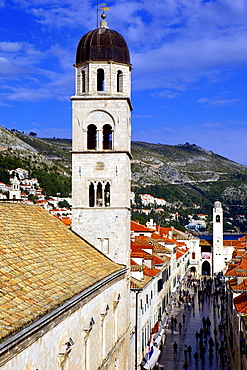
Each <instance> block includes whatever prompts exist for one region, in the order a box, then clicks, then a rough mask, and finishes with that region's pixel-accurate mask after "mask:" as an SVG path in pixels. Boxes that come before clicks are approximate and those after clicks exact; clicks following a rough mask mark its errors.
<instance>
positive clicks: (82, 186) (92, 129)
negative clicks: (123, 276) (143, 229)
mask: <svg viewBox="0 0 247 370" xmlns="http://www.w3.org/2000/svg"><path fill="white" fill-rule="evenodd" d="M101 17H102V21H101V23H100V27H99V28H98V29H96V30H93V31H90V32H88V33H87V34H86V35H84V36H83V37H82V38H81V40H80V42H79V44H78V47H77V53H76V63H75V69H76V93H75V95H74V96H73V97H71V101H72V114H73V117H72V126H73V130H72V229H73V231H75V232H76V233H78V234H79V235H81V236H82V237H83V238H84V239H85V240H86V241H88V242H89V243H91V244H93V245H94V246H95V247H96V248H98V249H99V250H100V251H101V252H103V253H104V254H105V255H107V256H108V257H109V258H111V259H112V260H113V261H115V262H118V263H121V264H124V265H127V266H129V263H130V262H129V250H130V180H131V171H130V159H131V154H130V146H131V141H130V134H131V119H130V114H131V111H132V105H131V101H130V83H131V76H130V74H131V64H130V57H129V50H128V47H127V44H126V42H125V40H124V38H123V37H122V36H121V35H120V34H119V33H117V32H116V31H113V30H111V29H109V28H108V26H107V22H106V20H105V17H106V16H105V14H104V13H103V14H102V15H101Z"/></svg>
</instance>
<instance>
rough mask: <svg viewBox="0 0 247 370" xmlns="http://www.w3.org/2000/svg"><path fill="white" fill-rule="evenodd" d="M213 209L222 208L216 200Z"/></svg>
mask: <svg viewBox="0 0 247 370" xmlns="http://www.w3.org/2000/svg"><path fill="white" fill-rule="evenodd" d="M214 208H222V206H221V203H220V202H219V201H218V200H217V201H216V202H214Z"/></svg>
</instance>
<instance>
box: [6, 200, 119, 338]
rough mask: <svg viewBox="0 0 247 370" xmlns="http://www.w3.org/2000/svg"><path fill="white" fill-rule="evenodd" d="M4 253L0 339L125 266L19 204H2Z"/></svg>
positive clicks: (34, 209)
mask: <svg viewBox="0 0 247 370" xmlns="http://www.w3.org/2000/svg"><path fill="white" fill-rule="evenodd" d="M0 253H1V254H0V339H1V338H4V337H6V336H7V335H9V334H10V333H13V332H15V331H16V330H18V329H21V328H22V327H23V326H24V325H26V324H28V323H30V322H32V321H33V320H35V319H37V318H39V317H40V316H42V315H44V314H45V313H47V312H50V311H51V310H52V309H54V308H55V307H58V306H60V305H61V304H62V303H63V302H65V301H66V300H68V299H70V298H72V297H73V296H75V295H76V294H78V293H80V292H83V291H84V290H85V289H87V288H89V287H90V286H92V285H94V284H95V283H97V282H99V281H101V280H102V279H104V278H106V277H107V276H109V275H111V274H113V273H115V272H117V271H119V270H121V269H123V268H124V266H123V265H118V264H116V263H114V262H112V261H111V260H109V259H108V258H107V257H105V256H104V255H103V254H101V253H100V252H99V251H97V250H96V249H95V248H93V247H92V246H90V245H88V244H87V243H86V242H84V241H83V240H82V239H81V238H80V237H78V236H77V235H76V234H74V233H73V232H72V231H70V230H69V229H68V228H67V227H66V226H65V225H64V224H63V223H62V222H61V221H59V220H57V219H56V218H55V217H54V216H52V215H50V214H49V212H47V211H45V210H44V209H43V208H42V207H40V206H37V205H27V204H21V203H12V204H11V203H0Z"/></svg>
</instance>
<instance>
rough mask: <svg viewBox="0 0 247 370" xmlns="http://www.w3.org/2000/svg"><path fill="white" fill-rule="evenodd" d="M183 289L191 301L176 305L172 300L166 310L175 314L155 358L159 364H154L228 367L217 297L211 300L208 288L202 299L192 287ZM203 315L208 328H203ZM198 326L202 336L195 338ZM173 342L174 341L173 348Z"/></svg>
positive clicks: (174, 368)
mask: <svg viewBox="0 0 247 370" xmlns="http://www.w3.org/2000/svg"><path fill="white" fill-rule="evenodd" d="M185 290H188V291H189V294H190V295H191V297H194V298H192V299H194V303H193V304H192V306H187V307H186V305H184V304H180V307H179V306H178V303H176V304H175V307H174V308H173V310H172V312H171V313H170V314H169V316H170V317H171V316H172V317H175V318H176V320H175V321H176V323H175V325H170V326H169V329H167V337H166V341H165V344H164V345H163V346H162V351H161V355H160V357H159V360H158V363H159V365H160V366H158V367H157V368H161V369H162V368H164V369H168V370H180V369H181V370H182V369H190V370H194V369H195V370H210V369H212V370H223V369H224V370H230V366H229V362H228V358H227V354H226V348H225V341H224V326H223V325H222V324H221V322H222V323H223V320H224V311H222V310H224V308H222V310H221V309H220V308H221V307H222V305H220V299H218V297H216V298H217V301H215V299H214V296H213V291H212V293H211V294H209V295H208V296H207V297H206V296H205V297H206V298H205V299H204V302H203V303H202V302H201V300H199V299H198V294H197V293H196V292H194V289H193V288H185ZM199 303H200V305H199ZM185 307H186V308H185ZM207 317H208V318H209V321H210V324H211V325H210V326H208V328H209V329H208V330H203V329H204V328H205V327H206V324H205V325H203V318H204V321H206V318H207ZM221 319H222V321H221ZM219 325H220V329H219ZM200 330H201V332H202V338H201V339H199V338H197V339H196V332H198V333H199V332H200ZM210 338H211V339H210ZM174 342H176V343H177V348H176V344H175V345H174ZM174 347H175V348H174ZM216 347H217V348H216ZM188 348H189V349H190V350H191V353H190V351H188ZM203 352H204V353H203ZM195 353H196V355H195ZM197 356H198V360H197ZM162 366H163V367H162Z"/></svg>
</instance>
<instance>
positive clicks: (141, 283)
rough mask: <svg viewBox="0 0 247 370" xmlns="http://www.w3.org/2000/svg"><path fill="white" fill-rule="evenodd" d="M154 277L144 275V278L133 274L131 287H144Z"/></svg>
mask: <svg viewBox="0 0 247 370" xmlns="http://www.w3.org/2000/svg"><path fill="white" fill-rule="evenodd" d="M151 280H152V278H151V277H150V276H145V275H144V276H143V279H142V280H138V279H135V278H134V277H133V276H132V277H131V278H130V289H142V288H144V287H145V285H147V284H148V283H149V282H150V281H151Z"/></svg>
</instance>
